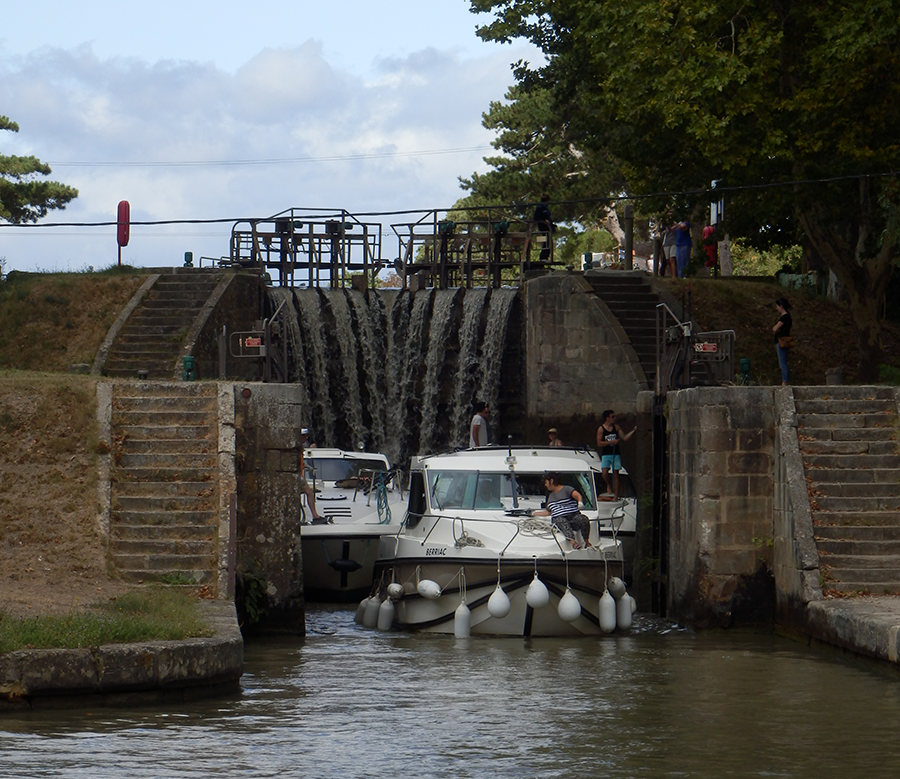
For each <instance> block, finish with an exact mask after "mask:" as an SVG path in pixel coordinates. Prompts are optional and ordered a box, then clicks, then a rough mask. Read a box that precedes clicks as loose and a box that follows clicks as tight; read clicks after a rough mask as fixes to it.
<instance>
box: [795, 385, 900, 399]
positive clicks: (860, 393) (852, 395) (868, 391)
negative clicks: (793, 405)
mask: <svg viewBox="0 0 900 779" xmlns="http://www.w3.org/2000/svg"><path fill="white" fill-rule="evenodd" d="M791 389H792V390H793V394H794V400H795V401H797V400H874V399H880V400H884V399H893V398H894V397H895V392H894V388H893V387H880V386H871V385H851V384H842V385H839V386H832V385H797V386H794V387H792V388H791Z"/></svg>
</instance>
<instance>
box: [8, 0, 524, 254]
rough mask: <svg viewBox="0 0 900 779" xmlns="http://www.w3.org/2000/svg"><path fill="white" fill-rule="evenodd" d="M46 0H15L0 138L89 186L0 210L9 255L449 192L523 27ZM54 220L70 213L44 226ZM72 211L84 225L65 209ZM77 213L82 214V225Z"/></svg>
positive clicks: (446, 196)
mask: <svg viewBox="0 0 900 779" xmlns="http://www.w3.org/2000/svg"><path fill="white" fill-rule="evenodd" d="M125 8H126V6H124V5H123V4H122V3H121V2H112V1H111V0H87V2H85V3H73V2H71V0H65V1H60V0H45V2H43V3H40V4H38V5H35V6H29V7H27V8H26V7H25V6H22V7H21V9H20V10H17V11H15V12H13V13H10V12H7V13H4V14H3V26H2V27H0V115H4V116H7V117H9V118H10V119H12V120H13V121H15V122H16V123H17V124H18V125H19V132H18V133H11V132H0V154H5V155H21V156H29V155H34V156H36V157H38V158H39V159H40V160H41V161H42V162H45V163H47V164H49V165H50V167H51V168H52V174H51V175H50V176H49V179H50V180H53V181H60V182H62V183H65V184H68V185H70V186H73V187H75V188H76V189H78V192H79V196H78V198H77V199H76V200H74V201H72V202H71V203H70V204H69V205H68V206H67V207H66V208H65V210H62V211H59V210H57V211H51V212H50V213H49V214H48V216H47V217H45V218H44V219H42V220H41V221H40V222H39V223H38V225H40V226H39V227H10V226H5V223H3V222H0V258H5V268H4V270H5V272H9V271H11V270H25V271H33V270H40V271H67V270H68V271H83V270H87V269H89V268H95V269H97V270H100V269H103V268H108V267H110V266H111V265H114V264H116V263H117V262H118V258H119V255H118V252H119V249H118V246H117V243H116V228H115V225H111V226H90V225H91V223H96V222H110V221H115V218H116V209H117V205H118V203H119V201H121V200H127V201H128V202H129V204H130V209H131V219H132V222H135V221H166V220H180V219H196V220H214V219H220V220H227V221H225V222H223V223H219V224H202V225H196V224H191V225H166V226H140V225H133V226H132V228H131V236H130V240H129V243H128V246H126V247H124V248H123V249H122V254H121V260H122V262H123V263H127V264H130V265H135V266H138V267H171V266H178V265H181V264H182V263H183V261H184V253H185V252H187V251H190V252H192V253H193V256H194V258H195V265H196V264H197V261H199V258H201V257H209V258H219V257H222V256H225V255H227V254H228V251H229V236H230V232H231V227H232V222H231V220H241V219H247V218H265V217H268V216H271V215H273V214H276V213H278V212H281V211H284V210H286V209H289V208H299V209H306V208H322V209H345V210H347V211H349V212H351V213H352V214H370V213H386V212H396V211H409V212H411V214H410V215H409V216H407V215H401V216H386V217H384V218H382V217H363V218H362V219H361V221H366V222H374V221H379V222H383V223H384V224H385V239H384V250H383V254H384V255H385V256H387V257H388V258H390V257H391V256H393V257H396V256H397V249H396V248H393V247H396V242H395V240H394V239H392V237H391V236H392V235H393V234H392V232H391V230H390V227H389V226H388V225H389V224H390V223H392V222H400V221H410V222H411V221H415V220H416V219H418V218H419V217H420V216H421V213H417V212H420V211H422V210H425V209H446V208H448V207H450V206H452V205H453V203H454V202H455V201H456V200H457V199H458V198H460V197H462V196H463V195H464V192H463V191H462V190H461V189H460V187H459V182H458V177H459V176H469V175H471V174H472V173H473V172H474V171H483V170H485V169H486V166H485V164H484V162H483V160H482V158H483V157H484V156H485V155H489V154H490V153H491V151H492V150H491V148H490V142H491V140H492V139H493V137H494V136H493V134H492V133H490V132H488V131H487V130H485V129H484V128H483V127H482V126H481V119H482V113H483V112H485V111H487V110H488V108H489V106H490V102H491V101H492V100H502V99H503V96H504V94H505V92H506V90H507V89H508V88H509V86H510V85H511V83H512V81H513V78H512V71H511V67H510V66H511V64H512V63H514V62H516V61H517V60H520V59H526V60H530V61H531V62H535V61H537V58H538V56H539V55H538V54H537V53H536V51H535V50H533V49H531V48H529V47H528V46H527V45H526V44H513V45H501V44H496V43H485V42H483V41H482V40H481V39H480V38H478V37H477V35H476V33H475V30H476V27H477V26H478V24H485V23H487V22H488V21H490V17H489V16H485V15H475V14H472V13H471V12H470V11H469V3H468V2H467V0H382V2H372V0H319V2H310V0H293V2H286V1H284V0H255V2H253V3H249V2H242V3H238V2H234V1H233V0H181V1H180V2H174V1H173V0H156V2H154V3H148V4H146V5H145V6H141V5H140V4H138V5H134V4H130V5H128V6H127V10H125ZM54 223H56V224H59V225H60V226H58V227H48V226H47V225H51V224H54ZM63 223H72V224H70V225H68V226H67V225H66V224H63ZM76 224H77V225H85V226H75V225H76Z"/></svg>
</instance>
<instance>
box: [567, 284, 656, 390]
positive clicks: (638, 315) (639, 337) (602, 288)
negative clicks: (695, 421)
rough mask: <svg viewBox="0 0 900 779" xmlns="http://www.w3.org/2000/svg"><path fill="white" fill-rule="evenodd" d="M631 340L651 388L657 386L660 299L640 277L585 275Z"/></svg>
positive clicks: (595, 292)
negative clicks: (657, 329) (657, 322)
mask: <svg viewBox="0 0 900 779" xmlns="http://www.w3.org/2000/svg"><path fill="white" fill-rule="evenodd" d="M584 278H585V280H586V281H588V282H589V283H590V285H591V287H593V289H594V294H595V295H597V297H599V298H600V299H601V300H602V301H603V302H604V303H606V305H607V307H608V308H609V310H610V311H611V312H612V314H613V316H615V317H616V319H618V320H619V324H621V325H622V329H623V330H624V331H625V334H626V335H627V336H628V339H629V340H630V341H631V345H632V347H633V348H634V351H635V352H636V354H637V356H638V360H639V361H640V363H641V368H643V370H644V375H645V376H646V377H647V382H648V384H649V386H650V387H653V386H654V385H655V383H656V306H657V304H658V303H659V298H658V297H657V295H656V293H655V292H654V291H653V287H651V285H650V282H649V281H648V280H647V279H646V278H644V277H643V276H642V275H640V274H634V275H625V274H622V275H619V274H612V273H603V274H599V275H595V274H590V273H588V274H585V277H584Z"/></svg>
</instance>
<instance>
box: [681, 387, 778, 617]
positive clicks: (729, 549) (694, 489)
mask: <svg viewBox="0 0 900 779" xmlns="http://www.w3.org/2000/svg"><path fill="white" fill-rule="evenodd" d="M666 422H667V429H668V435H669V440H668V448H669V485H668V489H669V536H668V550H669V558H668V571H669V581H668V596H667V598H668V604H667V611H668V615H669V616H670V617H671V618H672V619H675V620H680V621H686V622H688V623H690V624H693V625H697V626H708V625H730V624H732V623H733V622H735V621H740V622H742V623H746V622H753V621H764V622H771V620H772V619H773V617H774V603H775V593H774V579H773V577H772V569H773V557H774V547H775V534H774V523H773V510H774V502H775V484H776V473H775V466H776V457H775V454H776V418H775V406H774V389H773V388H771V387H700V388H694V389H686V390H679V391H677V392H670V393H669V394H668V396H667V403H666Z"/></svg>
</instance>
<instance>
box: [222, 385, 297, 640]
mask: <svg viewBox="0 0 900 779" xmlns="http://www.w3.org/2000/svg"><path fill="white" fill-rule="evenodd" d="M301 411H302V407H301V405H300V388H299V386H298V385H295V384H262V383H244V384H241V383H238V384H235V385H234V419H235V435H236V439H237V447H236V448H237V452H238V455H237V463H236V470H237V485H238V505H237V538H238V545H237V577H236V578H237V603H238V609H239V613H240V615H241V619H242V625H243V627H244V630H245V631H247V630H250V631H253V630H259V631H265V632H289V633H294V634H300V635H302V634H303V633H304V630H305V608H304V600H303V575H302V574H303V571H302V567H301V558H300V535H299V533H300V473H299V464H300V453H301V444H300V430H301ZM257 617H259V619H258V620H257V619H256V618H257Z"/></svg>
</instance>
